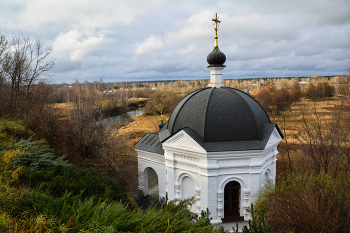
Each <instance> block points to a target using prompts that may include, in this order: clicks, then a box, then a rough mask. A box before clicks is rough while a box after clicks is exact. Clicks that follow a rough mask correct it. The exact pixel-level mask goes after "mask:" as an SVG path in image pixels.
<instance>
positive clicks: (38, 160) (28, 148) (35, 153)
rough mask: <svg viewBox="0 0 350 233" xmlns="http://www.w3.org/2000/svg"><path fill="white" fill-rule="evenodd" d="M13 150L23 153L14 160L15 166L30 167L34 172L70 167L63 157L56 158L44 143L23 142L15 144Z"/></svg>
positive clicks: (29, 140)
mask: <svg viewBox="0 0 350 233" xmlns="http://www.w3.org/2000/svg"><path fill="white" fill-rule="evenodd" d="M9 149H10V148H9ZM11 149H13V150H20V151H21V153H19V154H18V155H17V156H16V157H14V158H13V160H12V163H13V165H15V166H23V167H29V168H31V169H32V170H51V169H53V168H54V167H57V166H62V167H68V166H70V164H68V163H67V162H66V161H64V160H63V159H64V157H63V156H61V157H57V156H55V155H54V153H52V150H51V149H50V148H49V147H48V146H47V145H45V144H44V141H33V140H31V139H28V140H21V141H19V142H18V143H15V144H13V145H12V146H11Z"/></svg>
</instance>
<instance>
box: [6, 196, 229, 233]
mask: <svg viewBox="0 0 350 233" xmlns="http://www.w3.org/2000/svg"><path fill="white" fill-rule="evenodd" d="M0 204H1V207H2V209H3V210H6V211H8V212H11V214H12V215H13V216H18V215H21V214H22V216H23V213H25V215H26V216H27V218H28V219H29V218H33V216H36V217H35V219H36V221H38V219H39V220H40V219H42V218H47V219H50V221H51V224H45V229H51V230H54V231H57V232H58V228H59V226H60V227H61V228H63V229H69V232H219V231H217V230H215V229H214V226H213V225H211V224H210V223H209V222H208V221H207V220H208V215H207V214H205V213H204V214H203V215H202V217H200V218H198V219H197V220H195V221H194V220H193V218H192V216H191V214H190V212H189V210H188V209H187V206H188V205H190V204H191V201H189V200H185V201H180V203H179V204H178V205H176V204H175V203H174V202H170V204H169V205H167V206H163V208H149V209H147V210H145V211H141V210H133V211H131V210H130V209H129V208H128V206H127V205H125V204H123V203H121V202H111V203H109V204H107V203H105V202H97V201H94V200H93V199H92V198H91V199H85V200H84V199H81V195H76V196H73V195H71V194H68V193H65V194H64V195H63V196H62V197H60V198H53V197H51V196H47V195H43V194H40V193H37V192H33V193H32V194H31V195H30V196H29V197H26V198H22V199H19V200H17V201H16V202H13V201H0ZM39 217H40V218H39ZM5 220H6V219H5ZM53 221H55V222H54V224H52V222H53ZM50 226H51V228H49V227H50ZM220 232H223V231H222V229H221V231H220Z"/></svg>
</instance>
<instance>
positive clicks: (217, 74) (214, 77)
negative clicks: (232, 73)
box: [208, 66, 225, 87]
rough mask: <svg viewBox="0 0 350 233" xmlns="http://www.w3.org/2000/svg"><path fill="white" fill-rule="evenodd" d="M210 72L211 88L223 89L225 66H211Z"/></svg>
mask: <svg viewBox="0 0 350 233" xmlns="http://www.w3.org/2000/svg"><path fill="white" fill-rule="evenodd" d="M208 68H209V70H210V83H209V87H223V86H224V84H223V83H222V70H223V69H224V68H225V66H209V67H208Z"/></svg>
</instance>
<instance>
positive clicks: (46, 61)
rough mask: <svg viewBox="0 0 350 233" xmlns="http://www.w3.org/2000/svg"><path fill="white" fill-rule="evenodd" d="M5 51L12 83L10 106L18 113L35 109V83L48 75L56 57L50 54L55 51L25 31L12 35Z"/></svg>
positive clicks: (5, 67)
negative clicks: (24, 32)
mask: <svg viewBox="0 0 350 233" xmlns="http://www.w3.org/2000/svg"><path fill="white" fill-rule="evenodd" d="M4 53H5V54H4V59H3V60H2V64H1V66H2V72H3V77H4V78H5V80H6V81H7V82H8V83H9V86H10V98H9V107H10V109H11V110H12V113H14V116H20V115H22V116H23V115H26V113H27V111H28V109H30V108H32V106H31V105H32V104H33V103H32V98H31V94H32V91H34V90H35V88H34V86H35V84H37V83H39V81H42V80H44V79H45V78H46V77H47V76H48V71H49V70H51V69H52V67H53V66H54V59H51V58H50V57H49V55H50V53H51V50H50V49H44V48H43V46H42V44H41V42H40V40H32V39H31V38H29V37H26V36H24V35H23V34H22V33H19V34H17V35H13V36H12V39H11V40H10V41H9V43H7V46H6V50H5V52H4Z"/></svg>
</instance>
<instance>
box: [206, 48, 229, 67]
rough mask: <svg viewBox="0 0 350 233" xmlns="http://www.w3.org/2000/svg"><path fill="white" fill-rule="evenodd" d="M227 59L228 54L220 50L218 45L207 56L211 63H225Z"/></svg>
mask: <svg viewBox="0 0 350 233" xmlns="http://www.w3.org/2000/svg"><path fill="white" fill-rule="evenodd" d="M225 61H226V56H225V54H224V53H223V52H221V51H220V49H219V47H218V46H215V47H214V49H213V51H212V52H211V53H209V55H208V56H207V62H208V63H209V65H223V64H224V63H225Z"/></svg>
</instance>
